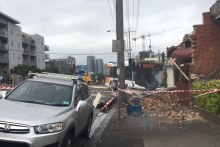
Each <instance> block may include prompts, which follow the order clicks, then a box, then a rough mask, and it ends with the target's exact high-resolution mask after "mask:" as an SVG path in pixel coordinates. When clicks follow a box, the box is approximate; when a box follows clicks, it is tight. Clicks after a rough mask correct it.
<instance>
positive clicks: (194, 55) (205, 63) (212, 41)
mask: <svg viewBox="0 0 220 147" xmlns="http://www.w3.org/2000/svg"><path fill="white" fill-rule="evenodd" d="M202 16H203V23H202V24H199V25H194V26H193V32H192V33H191V34H186V35H185V36H184V37H183V42H182V43H181V44H180V45H179V46H178V47H171V48H168V52H167V55H168V57H173V58H176V59H177V61H178V63H179V65H182V69H183V71H184V72H185V73H186V75H187V76H192V75H193V76H196V77H198V78H200V77H201V78H209V79H217V78H219V77H220V0H218V1H217V2H216V3H215V4H214V5H213V6H212V7H211V8H210V12H204V13H203V14H202Z"/></svg>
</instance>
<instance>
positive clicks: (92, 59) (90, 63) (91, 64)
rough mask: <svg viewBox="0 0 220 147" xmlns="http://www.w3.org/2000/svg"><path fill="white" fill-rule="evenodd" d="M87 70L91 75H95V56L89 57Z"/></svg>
mask: <svg viewBox="0 0 220 147" xmlns="http://www.w3.org/2000/svg"><path fill="white" fill-rule="evenodd" d="M87 69H88V72H89V73H95V56H87Z"/></svg>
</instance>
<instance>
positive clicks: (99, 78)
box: [97, 73, 105, 82]
mask: <svg viewBox="0 0 220 147" xmlns="http://www.w3.org/2000/svg"><path fill="white" fill-rule="evenodd" d="M97 80H98V81H99V82H102V81H103V80H105V75H104V74H102V73H98V74H97Z"/></svg>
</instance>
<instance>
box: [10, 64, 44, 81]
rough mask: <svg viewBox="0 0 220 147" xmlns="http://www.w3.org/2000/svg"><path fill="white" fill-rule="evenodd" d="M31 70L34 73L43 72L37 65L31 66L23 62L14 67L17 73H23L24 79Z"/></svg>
mask: <svg viewBox="0 0 220 147" xmlns="http://www.w3.org/2000/svg"><path fill="white" fill-rule="evenodd" d="M29 71H31V72H33V73H41V72H42V70H40V69H38V68H36V67H31V66H28V65H24V64H21V65H18V66H15V67H14V72H15V74H17V75H21V76H22V77H23V78H24V79H25V77H26V76H27V75H28V72H29Z"/></svg>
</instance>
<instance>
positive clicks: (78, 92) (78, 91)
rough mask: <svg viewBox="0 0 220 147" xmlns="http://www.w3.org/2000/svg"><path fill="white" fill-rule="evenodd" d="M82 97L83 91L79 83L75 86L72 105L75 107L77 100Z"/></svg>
mask: <svg viewBox="0 0 220 147" xmlns="http://www.w3.org/2000/svg"><path fill="white" fill-rule="evenodd" d="M82 99H83V91H82V88H81V87H80V85H77V86H76V93H75V98H74V106H75V107H76V105H77V104H78V102H79V101H80V100H82Z"/></svg>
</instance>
